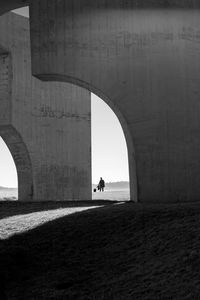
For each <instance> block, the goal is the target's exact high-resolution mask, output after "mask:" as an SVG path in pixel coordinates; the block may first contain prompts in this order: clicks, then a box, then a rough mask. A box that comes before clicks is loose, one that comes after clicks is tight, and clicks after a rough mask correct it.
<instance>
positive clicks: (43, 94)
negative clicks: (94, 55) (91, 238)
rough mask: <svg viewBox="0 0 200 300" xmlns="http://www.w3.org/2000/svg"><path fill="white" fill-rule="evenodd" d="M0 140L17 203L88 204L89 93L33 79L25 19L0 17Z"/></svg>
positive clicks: (26, 21)
mask: <svg viewBox="0 0 200 300" xmlns="http://www.w3.org/2000/svg"><path fill="white" fill-rule="evenodd" d="M0 135H1V136H2V137H3V139H4V141H5V142H6V144H7V146H8V147H9V149H10V151H11V153H12V155H13V158H14V161H15V164H16V167H17V172H18V181H19V200H22V201H31V200H33V201H39V200H42V201H43V200H56V201H57V200H58V201H59V200H82V199H83V200H84V199H91V149H90V147H91V100H90V92H89V91H87V90H85V89H82V88H80V87H76V86H74V85H72V84H70V83H59V82H51V83H47V82H42V81H40V80H38V79H36V78H34V77H33V76H32V74H31V55H30V29H29V20H28V19H26V18H24V17H22V16H18V15H15V14H13V13H8V14H5V15H3V16H1V17H0Z"/></svg>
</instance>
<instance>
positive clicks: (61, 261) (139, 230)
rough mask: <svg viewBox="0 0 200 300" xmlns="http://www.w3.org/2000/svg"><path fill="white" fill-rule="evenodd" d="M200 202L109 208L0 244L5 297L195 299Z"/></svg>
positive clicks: (199, 285)
mask: <svg viewBox="0 0 200 300" xmlns="http://www.w3.org/2000/svg"><path fill="white" fill-rule="evenodd" d="M199 236H200V205H198V204H193V205H186V204H185V205H171V206H169V205H168V206H167V205H164V206H161V205H160V206H158V205H157V206H156V205H146V206H142V205H140V204H137V205H136V204H131V203H126V204H121V205H110V206H106V207H101V208H97V209H92V210H88V211H84V212H81V213H76V214H74V215H69V216H66V217H63V218H60V219H57V220H54V221H51V222H49V223H47V224H44V225H42V226H40V227H37V228H35V229H34V230H31V231H29V232H27V233H23V234H19V235H16V236H13V237H11V238H10V239H7V240H4V241H2V242H1V244H0V253H1V255H0V258H1V259H0V260H1V261H0V262H1V271H2V277H3V278H4V283H5V292H6V295H7V299H37V300H40V299H41V300H43V299H70V300H79V299H82V300H87V299H98V300H102V299H105V300H118V299H126V300H129V299H134V300H137V299H142V300H147V299H148V300H149V299H181V300H182V299H199V294H200V272H199V268H200V251H199V249H200V239H199Z"/></svg>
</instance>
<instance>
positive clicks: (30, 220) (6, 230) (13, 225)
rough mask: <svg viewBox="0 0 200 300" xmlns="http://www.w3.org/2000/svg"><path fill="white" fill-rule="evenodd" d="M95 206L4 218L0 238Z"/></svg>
mask: <svg viewBox="0 0 200 300" xmlns="http://www.w3.org/2000/svg"><path fill="white" fill-rule="evenodd" d="M97 207H98V206H93V207H69V208H59V209H55V210H47V211H42V212H34V213H30V214H25V215H23V214H21V215H17V216H12V217H8V218H4V219H1V220H0V239H7V238H9V237H10V236H12V235H14V234H19V233H23V232H26V231H29V230H31V229H33V228H36V227H37V226H41V225H43V224H45V223H47V222H49V221H52V220H55V219H58V218H62V217H64V216H67V215H70V214H74V213H77V212H81V211H84V210H87V209H92V208H97Z"/></svg>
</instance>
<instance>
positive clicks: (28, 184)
mask: <svg viewBox="0 0 200 300" xmlns="http://www.w3.org/2000/svg"><path fill="white" fill-rule="evenodd" d="M0 136H1V137H2V139H3V140H4V142H5V143H6V145H7V147H8V149H9V150H10V152H11V155H12V157H13V160H14V162H15V165H16V169H17V175H18V199H19V201H29V202H30V201H32V200H33V179H32V164H31V160H30V156H29V153H28V149H27V147H26V145H25V143H24V141H23V139H22V137H21V135H20V134H19V132H18V131H17V130H16V129H15V128H14V126H12V125H3V126H0Z"/></svg>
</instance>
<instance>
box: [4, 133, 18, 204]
mask: <svg viewBox="0 0 200 300" xmlns="http://www.w3.org/2000/svg"><path fill="white" fill-rule="evenodd" d="M0 200H1V201H3V200H4V201H5V200H13V201H14V200H18V176H17V169H16V165H15V162H14V159H13V157H12V154H11V152H10V150H9V149H8V147H7V145H6V143H5V142H4V140H3V138H2V137H1V136H0Z"/></svg>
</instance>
